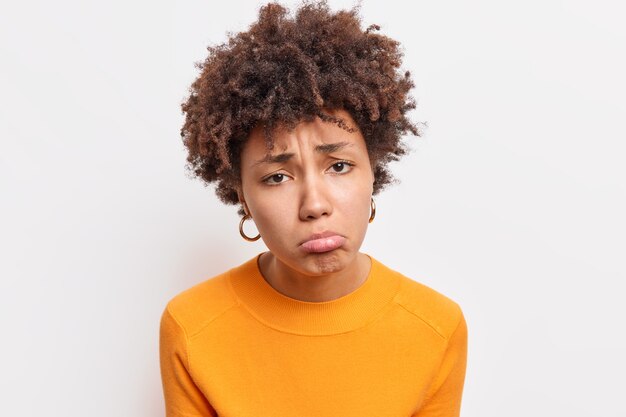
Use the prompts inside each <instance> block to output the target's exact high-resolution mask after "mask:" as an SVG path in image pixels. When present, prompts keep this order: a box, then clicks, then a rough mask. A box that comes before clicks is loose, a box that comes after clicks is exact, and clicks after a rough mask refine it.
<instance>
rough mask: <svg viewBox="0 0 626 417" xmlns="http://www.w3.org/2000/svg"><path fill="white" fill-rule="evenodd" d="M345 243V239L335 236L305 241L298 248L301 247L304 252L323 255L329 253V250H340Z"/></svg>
mask: <svg viewBox="0 0 626 417" xmlns="http://www.w3.org/2000/svg"><path fill="white" fill-rule="evenodd" d="M345 241H346V238H345V237H343V236H338V235H335V236H329V237H324V238H321V239H312V240H307V241H306V242H304V243H303V244H302V245H300V246H301V247H302V249H304V251H305V252H309V253H323V252H330V251H331V250H335V249H337V248H340V247H341V246H342V245H343V244H344V242H345Z"/></svg>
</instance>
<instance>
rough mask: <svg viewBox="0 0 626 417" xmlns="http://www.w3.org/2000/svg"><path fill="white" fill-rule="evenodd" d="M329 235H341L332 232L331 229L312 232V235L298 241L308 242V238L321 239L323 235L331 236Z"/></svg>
mask: <svg viewBox="0 0 626 417" xmlns="http://www.w3.org/2000/svg"><path fill="white" fill-rule="evenodd" d="M331 236H341V235H340V234H339V233H337V232H333V231H332V230H325V231H323V232H321V233H313V234H312V235H310V236H309V237H307V238H306V239H304V240H303V241H302V242H300V244H303V243H304V242H308V241H310V240H315V239H323V238H325V237H331Z"/></svg>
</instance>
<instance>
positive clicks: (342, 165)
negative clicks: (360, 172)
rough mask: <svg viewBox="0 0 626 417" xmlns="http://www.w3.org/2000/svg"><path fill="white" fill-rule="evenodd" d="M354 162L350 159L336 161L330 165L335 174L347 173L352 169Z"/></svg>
mask: <svg viewBox="0 0 626 417" xmlns="http://www.w3.org/2000/svg"><path fill="white" fill-rule="evenodd" d="M352 166H353V164H351V163H350V162H348V161H339V162H335V163H334V164H332V165H331V166H330V169H331V171H332V172H333V173H335V174H345V173H347V172H349V171H350V170H351V169H352Z"/></svg>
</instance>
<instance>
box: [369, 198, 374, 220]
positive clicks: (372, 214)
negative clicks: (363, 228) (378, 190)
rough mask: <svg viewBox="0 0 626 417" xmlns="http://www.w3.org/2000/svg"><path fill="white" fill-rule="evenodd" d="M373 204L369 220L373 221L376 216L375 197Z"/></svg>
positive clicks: (371, 204)
mask: <svg viewBox="0 0 626 417" xmlns="http://www.w3.org/2000/svg"><path fill="white" fill-rule="evenodd" d="M370 206H371V209H370V210H371V214H370V219H369V222H370V223H371V222H373V221H374V217H376V203H374V198H373V197H372V202H371V203H370Z"/></svg>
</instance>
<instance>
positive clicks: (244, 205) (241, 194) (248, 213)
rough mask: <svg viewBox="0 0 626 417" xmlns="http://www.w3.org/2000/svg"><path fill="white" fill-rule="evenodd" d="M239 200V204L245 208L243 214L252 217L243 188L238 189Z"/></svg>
mask: <svg viewBox="0 0 626 417" xmlns="http://www.w3.org/2000/svg"><path fill="white" fill-rule="evenodd" d="M237 198H238V199H239V203H240V204H241V206H242V207H243V212H244V213H245V214H246V215H250V210H248V205H247V204H246V199H245V198H244V196H243V190H242V189H241V187H237Z"/></svg>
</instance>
